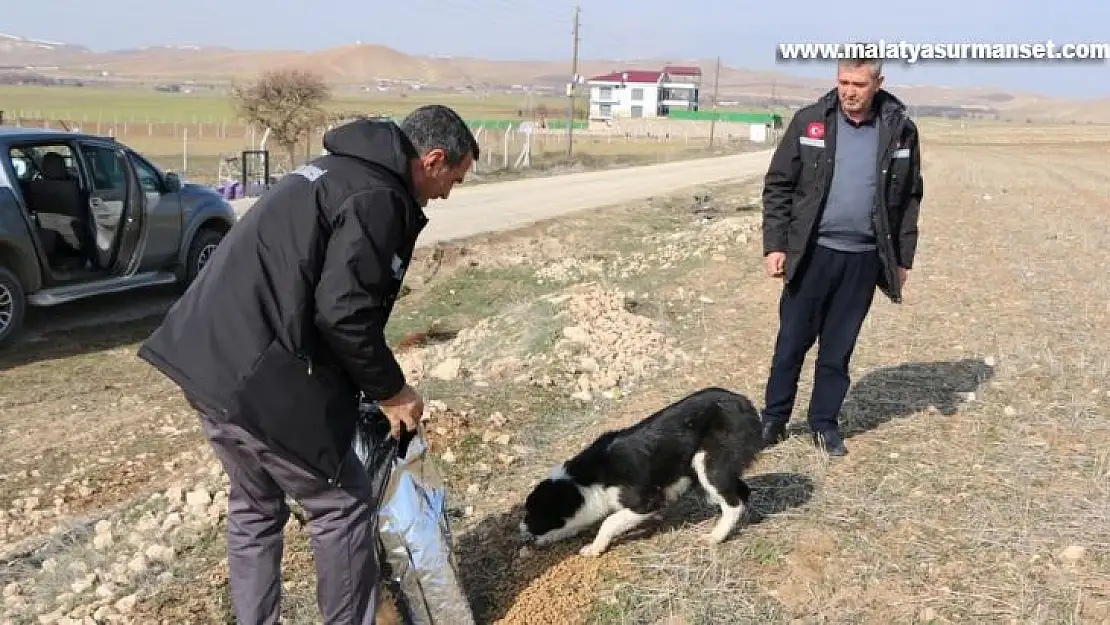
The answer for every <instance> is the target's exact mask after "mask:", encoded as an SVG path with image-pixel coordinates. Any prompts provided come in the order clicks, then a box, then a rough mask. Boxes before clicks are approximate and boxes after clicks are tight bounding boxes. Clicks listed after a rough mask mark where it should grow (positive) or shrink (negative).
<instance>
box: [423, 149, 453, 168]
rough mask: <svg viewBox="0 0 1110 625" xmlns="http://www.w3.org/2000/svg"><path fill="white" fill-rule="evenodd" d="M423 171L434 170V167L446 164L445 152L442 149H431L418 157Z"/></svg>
mask: <svg viewBox="0 0 1110 625" xmlns="http://www.w3.org/2000/svg"><path fill="white" fill-rule="evenodd" d="M420 161H421V162H422V163H423V165H424V168H425V169H434V168H435V166H436V165H440V164H443V163H445V162H447V151H446V150H444V149H443V148H432V149H431V150H428V151H427V152H425V153H424V156H421V157H420Z"/></svg>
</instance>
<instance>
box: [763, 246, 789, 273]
mask: <svg viewBox="0 0 1110 625" xmlns="http://www.w3.org/2000/svg"><path fill="white" fill-rule="evenodd" d="M763 268H764V269H766V270H767V275H768V276H769V277H771V278H781V277H783V276H784V275H786V253H785V252H771V253H769V254H767V255H766V256H764V257H763Z"/></svg>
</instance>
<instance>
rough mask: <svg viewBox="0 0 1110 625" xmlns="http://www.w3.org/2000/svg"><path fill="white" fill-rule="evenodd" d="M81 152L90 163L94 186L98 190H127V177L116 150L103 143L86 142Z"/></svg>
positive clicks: (124, 191) (122, 191) (123, 191)
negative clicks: (90, 143) (102, 144)
mask: <svg viewBox="0 0 1110 625" xmlns="http://www.w3.org/2000/svg"><path fill="white" fill-rule="evenodd" d="M81 152H82V153H84V155H85V160H86V161H87V162H88V164H89V169H90V171H89V174H90V176H91V177H92V186H93V188H94V189H96V190H97V191H108V192H116V193H126V192H127V177H126V175H125V173H124V169H123V163H122V162H121V161H120V158H119V156H118V155H117V153H116V150H115V149H113V148H110V147H105V146H101V145H89V144H85V145H82V146H81Z"/></svg>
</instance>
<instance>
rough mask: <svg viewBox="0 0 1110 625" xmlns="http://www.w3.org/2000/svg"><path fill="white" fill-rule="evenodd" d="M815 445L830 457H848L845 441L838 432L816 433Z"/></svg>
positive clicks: (814, 436)
mask: <svg viewBox="0 0 1110 625" xmlns="http://www.w3.org/2000/svg"><path fill="white" fill-rule="evenodd" d="M813 444H814V445H816V446H817V447H821V448H823V449H824V450H825V453H827V454H829V455H830V456H846V455H848V448H847V447H845V446H844V440H843V439H841V438H840V434H839V433H838V432H837V431H836V430H825V431H824V432H814V433H813Z"/></svg>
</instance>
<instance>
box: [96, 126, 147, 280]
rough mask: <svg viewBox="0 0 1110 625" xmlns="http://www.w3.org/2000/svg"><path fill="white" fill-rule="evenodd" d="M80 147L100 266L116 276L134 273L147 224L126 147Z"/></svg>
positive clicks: (98, 144)
mask: <svg viewBox="0 0 1110 625" xmlns="http://www.w3.org/2000/svg"><path fill="white" fill-rule="evenodd" d="M80 145H81V155H82V156H83V157H84V161H85V165H86V167H87V170H88V174H89V175H88V179H89V210H90V211H91V213H92V222H93V229H94V231H95V235H96V254H97V257H98V259H99V261H100V266H101V267H103V268H106V269H109V270H110V271H111V272H112V273H113V274H114V275H127V274H129V273H134V271H135V269H136V268H137V267H138V265H139V263H137V262H133V261H134V260H135V257H136V255H137V254H138V253H141V250H140V249H139V247H140V243H141V241H142V234H143V227H144V221H145V219H144V217H145V216H144V214H143V201H142V197H141V196H142V189H141V188H140V187H139V182H138V179H137V178H136V176H135V172H134V171H133V170H132V168H131V164H130V163H129V162H128V159H127V154H126V153H125V151H124V148H123V147H122V146H120V145H117V144H114V143H111V142H99V141H86V142H82V143H81V144H80Z"/></svg>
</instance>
